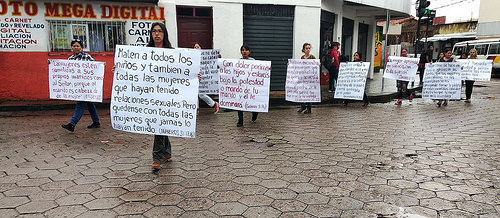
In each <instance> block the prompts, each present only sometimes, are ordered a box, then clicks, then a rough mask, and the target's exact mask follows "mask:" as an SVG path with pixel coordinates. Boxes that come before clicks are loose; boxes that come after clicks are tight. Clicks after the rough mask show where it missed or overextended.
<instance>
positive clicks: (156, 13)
mask: <svg viewBox="0 0 500 218" xmlns="http://www.w3.org/2000/svg"><path fill="white" fill-rule="evenodd" d="M0 20H1V22H0V51H47V50H49V38H51V39H52V41H50V43H52V44H51V47H50V48H51V49H69V42H70V41H71V39H74V38H78V39H80V40H82V41H83V42H84V43H85V44H86V45H88V44H90V42H91V41H92V39H89V38H92V37H94V38H95V37H101V39H100V40H99V39H95V40H93V41H96V42H99V41H102V40H104V37H105V36H106V33H105V32H104V31H112V32H125V43H126V44H130V45H142V46H143V45H145V44H146V43H147V41H148V40H149V30H150V29H151V24H152V23H153V22H157V21H164V20H165V10H164V8H163V7H157V6H155V5H154V4H141V5H133V4H130V3H119V2H117V1H116V2H104V1H103V2H60V1H43V2H42V1H30V0H21V1H7V0H0ZM78 21H84V22H78ZM110 21H122V22H110ZM123 21H125V22H123ZM90 25H92V28H93V30H92V31H93V32H92V33H91V32H90V30H91V26H90ZM96 27H97V29H96ZM51 31H52V32H51ZM85 50H88V49H87V47H85ZM107 50H112V48H104V45H102V48H100V47H97V48H96V49H95V50H93V51H107Z"/></svg>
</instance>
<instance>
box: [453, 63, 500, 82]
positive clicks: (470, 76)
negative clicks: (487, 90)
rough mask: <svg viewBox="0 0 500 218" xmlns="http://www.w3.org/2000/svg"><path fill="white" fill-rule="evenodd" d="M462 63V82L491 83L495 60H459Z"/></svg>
mask: <svg viewBox="0 0 500 218" xmlns="http://www.w3.org/2000/svg"><path fill="white" fill-rule="evenodd" d="M457 62H460V63H462V80H474V81H490V79H491V70H492V69H493V60H478V59H458V60H457Z"/></svg>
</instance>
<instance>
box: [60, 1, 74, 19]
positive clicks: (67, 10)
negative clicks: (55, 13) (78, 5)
mask: <svg viewBox="0 0 500 218" xmlns="http://www.w3.org/2000/svg"><path fill="white" fill-rule="evenodd" d="M61 7H62V17H67V18H70V17H72V16H71V8H72V7H71V4H69V3H62V4H61Z"/></svg>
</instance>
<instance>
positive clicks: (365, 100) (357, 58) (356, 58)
mask: <svg viewBox="0 0 500 218" xmlns="http://www.w3.org/2000/svg"><path fill="white" fill-rule="evenodd" d="M352 61H353V62H361V63H363V61H362V60H361V54H360V53H359V52H355V53H354V56H353V58H352ZM365 89H366V83H365ZM348 104H349V100H348V99H346V100H344V106H347V105H348ZM368 104H370V101H368V95H366V90H365V92H364V93H363V107H366V106H368Z"/></svg>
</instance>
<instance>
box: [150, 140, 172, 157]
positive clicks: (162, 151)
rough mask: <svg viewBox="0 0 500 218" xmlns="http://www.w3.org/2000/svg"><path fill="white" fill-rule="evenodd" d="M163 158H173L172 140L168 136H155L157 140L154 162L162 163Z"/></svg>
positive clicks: (155, 142) (154, 144)
mask: <svg viewBox="0 0 500 218" xmlns="http://www.w3.org/2000/svg"><path fill="white" fill-rule="evenodd" d="M163 157H167V158H170V157H172V146H171V145H170V140H169V139H168V136H164V135H155V140H154V142H153V161H154V162H156V163H161V159H162V158H163Z"/></svg>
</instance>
